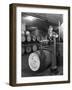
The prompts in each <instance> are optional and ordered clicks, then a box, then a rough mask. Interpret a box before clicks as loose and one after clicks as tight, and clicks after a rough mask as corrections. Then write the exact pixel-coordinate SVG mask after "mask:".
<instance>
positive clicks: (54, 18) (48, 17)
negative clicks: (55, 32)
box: [22, 13, 63, 26]
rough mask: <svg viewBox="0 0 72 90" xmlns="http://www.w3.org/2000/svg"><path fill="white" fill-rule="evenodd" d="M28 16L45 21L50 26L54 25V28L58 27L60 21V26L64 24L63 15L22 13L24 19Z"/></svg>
mask: <svg viewBox="0 0 72 90" xmlns="http://www.w3.org/2000/svg"><path fill="white" fill-rule="evenodd" d="M26 16H33V17H36V18H38V19H40V20H41V21H44V22H46V23H48V24H49V25H53V26H58V22H59V21H60V24H62V22H63V15H62V14H44V13H43V14H42V13H22V17H26ZM24 21H25V20H24Z"/></svg>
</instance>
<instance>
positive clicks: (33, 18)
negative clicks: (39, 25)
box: [25, 16, 36, 21]
mask: <svg viewBox="0 0 72 90" xmlns="http://www.w3.org/2000/svg"><path fill="white" fill-rule="evenodd" d="M25 19H26V20H30V21H33V20H35V19H36V18H35V17H33V16H26V17H25Z"/></svg>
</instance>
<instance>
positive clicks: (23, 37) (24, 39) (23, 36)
mask: <svg viewBox="0 0 72 90" xmlns="http://www.w3.org/2000/svg"><path fill="white" fill-rule="evenodd" d="M21 39H22V40H21V41H22V42H25V41H26V37H25V35H24V34H22V37H21Z"/></svg>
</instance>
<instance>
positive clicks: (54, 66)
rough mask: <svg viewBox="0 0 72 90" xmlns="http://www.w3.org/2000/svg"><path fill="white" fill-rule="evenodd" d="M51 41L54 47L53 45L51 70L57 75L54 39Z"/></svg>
mask: <svg viewBox="0 0 72 90" xmlns="http://www.w3.org/2000/svg"><path fill="white" fill-rule="evenodd" d="M53 40H54V45H53V54H52V66H51V70H52V72H53V73H57V72H58V70H57V65H56V37H54V38H53Z"/></svg>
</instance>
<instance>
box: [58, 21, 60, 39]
mask: <svg viewBox="0 0 72 90" xmlns="http://www.w3.org/2000/svg"><path fill="white" fill-rule="evenodd" d="M58 27H59V41H60V21H59V22H58Z"/></svg>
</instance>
